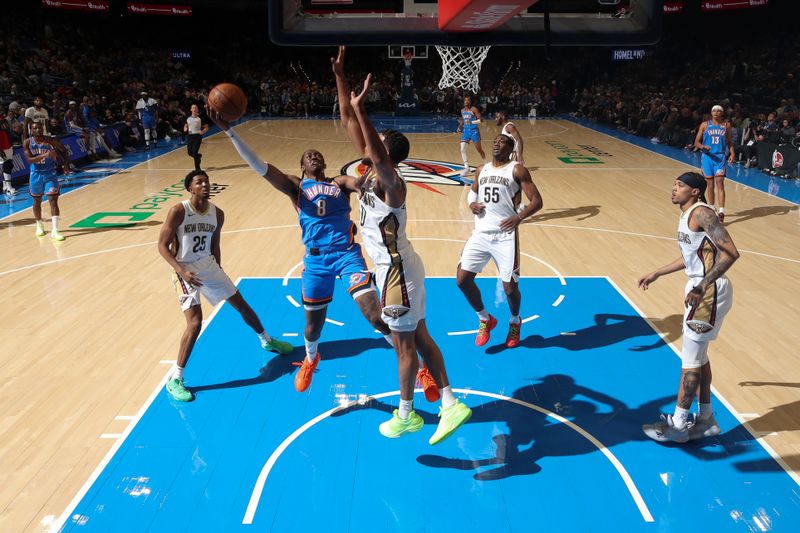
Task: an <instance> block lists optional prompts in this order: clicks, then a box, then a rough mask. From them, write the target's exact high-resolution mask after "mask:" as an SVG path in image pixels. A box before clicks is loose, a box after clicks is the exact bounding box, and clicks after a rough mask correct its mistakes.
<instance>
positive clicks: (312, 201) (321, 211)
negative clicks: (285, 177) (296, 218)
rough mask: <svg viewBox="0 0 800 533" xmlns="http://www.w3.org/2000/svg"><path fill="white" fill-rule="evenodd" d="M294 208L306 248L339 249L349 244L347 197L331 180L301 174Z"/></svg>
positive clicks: (352, 227) (350, 228)
mask: <svg viewBox="0 0 800 533" xmlns="http://www.w3.org/2000/svg"><path fill="white" fill-rule="evenodd" d="M297 209H298V212H299V214H300V229H301V230H302V232H303V244H305V246H306V248H320V249H323V251H324V249H326V248H328V249H338V250H343V249H345V248H347V247H348V246H350V245H351V244H353V242H354V236H355V233H356V227H355V225H354V224H353V222H352V221H351V220H350V199H349V198H348V197H347V194H345V193H344V191H342V189H340V188H339V186H338V185H337V184H336V183H335V182H334V181H333V180H328V181H316V180H313V179H309V178H303V181H301V182H300V195H299V196H298V199H297Z"/></svg>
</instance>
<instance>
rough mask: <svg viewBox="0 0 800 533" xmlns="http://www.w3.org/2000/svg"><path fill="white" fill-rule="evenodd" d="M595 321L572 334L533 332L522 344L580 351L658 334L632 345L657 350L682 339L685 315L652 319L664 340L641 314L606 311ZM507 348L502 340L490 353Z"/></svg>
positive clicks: (644, 349)
mask: <svg viewBox="0 0 800 533" xmlns="http://www.w3.org/2000/svg"><path fill="white" fill-rule="evenodd" d="M594 321H595V323H594V325H592V326H589V327H586V328H582V329H579V330H577V331H570V332H565V333H569V334H568V335H563V334H560V335H556V336H553V337H548V338H544V337H542V336H541V335H530V336H528V337H525V338H524V339H522V341H521V342H520V346H523V347H525V348H551V347H559V348H564V349H566V350H570V351H579V350H593V349H595V348H600V347H603V346H610V345H612V344H617V343H618V342H622V341H624V340H627V339H630V338H633V337H654V338H653V342H652V343H651V344H646V345H639V346H634V347H632V348H629V350H631V351H634V352H644V351H648V350H654V349H656V348H659V347H660V346H663V345H664V344H665V343H669V342H674V341H675V340H677V339H678V338H680V336H681V333H682V321H683V316H682V315H678V314H675V315H670V316H668V317H665V318H661V319H651V322H652V323H653V326H655V328H656V330H658V331H661V332H663V333H664V338H663V339H662V338H661V337H659V335H658V333H656V331H654V330H653V328H652V327H650V324H648V323H647V320H645V319H644V318H642V317H640V316H638V315H617V314H605V313H603V314H597V315H595V316H594ZM507 349H508V348H506V345H505V343H501V344H496V345H494V346H491V347H489V348H488V349H487V350H486V353H488V354H496V353H499V352H502V351H504V350H507ZM515 349H518V348H515Z"/></svg>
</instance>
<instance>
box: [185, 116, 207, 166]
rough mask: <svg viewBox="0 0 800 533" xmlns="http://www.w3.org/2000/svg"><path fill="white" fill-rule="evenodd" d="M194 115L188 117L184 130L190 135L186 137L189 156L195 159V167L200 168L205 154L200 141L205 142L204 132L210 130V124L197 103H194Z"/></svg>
mask: <svg viewBox="0 0 800 533" xmlns="http://www.w3.org/2000/svg"><path fill="white" fill-rule="evenodd" d="M191 112H192V116H190V117H187V119H186V124H185V125H184V126H183V131H184V132H186V133H188V134H189V135H188V136H187V138H186V151H187V152H188V153H189V157H191V158H192V159H194V169H195V170H200V159H202V158H203V154H201V153H200V143H202V142H203V134H204V133H205V132H207V131H208V124H205V123H203V120H202V119H201V118H200V108H199V107H197V104H192V111H191Z"/></svg>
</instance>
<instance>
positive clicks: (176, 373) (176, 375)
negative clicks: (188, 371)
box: [172, 365, 183, 379]
mask: <svg viewBox="0 0 800 533" xmlns="http://www.w3.org/2000/svg"><path fill="white" fill-rule="evenodd" d="M172 379H183V367H182V366H178V365H175V370H173V371H172Z"/></svg>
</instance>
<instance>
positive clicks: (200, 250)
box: [175, 200, 217, 263]
mask: <svg viewBox="0 0 800 533" xmlns="http://www.w3.org/2000/svg"><path fill="white" fill-rule="evenodd" d="M181 204H183V220H182V221H181V224H180V226H178V231H177V232H176V233H175V238H176V240H177V246H178V250H177V253H176V255H175V259H176V260H177V261H178V262H179V263H192V262H194V261H199V260H200V259H203V258H205V257H208V256H209V255H211V238H212V237H213V236H214V231H215V230H216V229H217V206H215V205H214V204H212V203H211V202H208V210H207V211H206V212H205V213H200V212H199V211H195V210H194V208H193V207H192V203H191V202H190V201H189V200H184V201H182V202H181Z"/></svg>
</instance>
